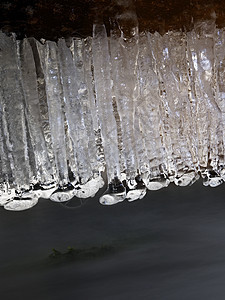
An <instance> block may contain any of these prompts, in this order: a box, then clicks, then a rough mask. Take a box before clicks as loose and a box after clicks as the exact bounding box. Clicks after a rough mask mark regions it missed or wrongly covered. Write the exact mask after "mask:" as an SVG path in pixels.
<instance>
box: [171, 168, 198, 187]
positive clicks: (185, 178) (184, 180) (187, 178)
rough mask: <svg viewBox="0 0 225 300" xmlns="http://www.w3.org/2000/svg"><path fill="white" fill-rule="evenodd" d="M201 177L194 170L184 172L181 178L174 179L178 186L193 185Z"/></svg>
mask: <svg viewBox="0 0 225 300" xmlns="http://www.w3.org/2000/svg"><path fill="white" fill-rule="evenodd" d="M198 179H199V175H198V174H197V173H196V172H195V171H193V172H188V173H185V174H183V175H182V176H181V177H179V178H175V179H174V183H175V184H176V185H178V186H187V185H192V184H193V183H194V182H195V181H196V180H198Z"/></svg>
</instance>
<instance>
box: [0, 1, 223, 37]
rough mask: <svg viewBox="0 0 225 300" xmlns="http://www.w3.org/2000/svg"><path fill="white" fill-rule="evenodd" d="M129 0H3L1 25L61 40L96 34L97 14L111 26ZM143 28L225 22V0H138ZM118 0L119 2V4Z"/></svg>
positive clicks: (21, 33)
mask: <svg viewBox="0 0 225 300" xmlns="http://www.w3.org/2000/svg"><path fill="white" fill-rule="evenodd" d="M119 2H121V3H123V4H124V3H126V2H127V0H121V1H119V0H117V2H116V1H115V0H8V1H7V0H2V1H1V2H0V28H1V29H2V30H3V31H4V32H15V33H16V34H17V38H19V39H21V38H24V37H26V36H27V37H30V36H33V37H35V38H37V39H41V38H44V39H50V40H57V39H58V38H60V37H68V36H80V37H86V36H90V35H92V26H93V22H94V21H95V20H96V18H98V19H99V18H100V19H102V20H103V21H104V23H105V25H106V28H107V30H109V18H110V17H114V16H115V15H116V14H120V13H122V12H123V10H124V8H123V6H122V5H119ZM133 2H134V9H135V10H136V12H137V17H138V22H139V30H140V31H141V32H142V31H144V30H149V31H151V32H154V31H158V32H160V33H164V32H166V31H168V30H179V29H182V30H190V29H191V28H192V26H193V23H194V22H197V21H199V20H204V19H209V18H212V16H213V17H214V18H215V17H216V23H217V25H218V27H224V26H225V0H167V1H165V0H136V1H135V0H134V1H133ZM115 3H116V4H115Z"/></svg>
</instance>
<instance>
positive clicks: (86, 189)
mask: <svg viewBox="0 0 225 300" xmlns="http://www.w3.org/2000/svg"><path fill="white" fill-rule="evenodd" d="M103 185H104V181H103V179H102V177H101V176H99V177H97V178H92V179H90V180H89V181H88V182H87V183H85V184H77V185H75V190H76V191H75V196H76V197H78V198H89V197H94V196H95V194H96V193H97V192H98V191H99V189H101V188H102V187H103Z"/></svg>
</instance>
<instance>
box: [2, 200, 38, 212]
mask: <svg viewBox="0 0 225 300" xmlns="http://www.w3.org/2000/svg"><path fill="white" fill-rule="evenodd" d="M37 203H38V198H32V199H19V200H15V199H13V200H12V201H9V202H8V203H6V204H5V205H4V209H6V210H12V211H22V210H26V209H29V208H31V207H33V206H35V205H36V204H37Z"/></svg>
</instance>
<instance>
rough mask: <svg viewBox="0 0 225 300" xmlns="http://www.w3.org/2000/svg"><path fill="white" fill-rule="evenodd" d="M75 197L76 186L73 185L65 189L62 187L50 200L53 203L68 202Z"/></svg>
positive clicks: (68, 185)
mask: <svg viewBox="0 0 225 300" xmlns="http://www.w3.org/2000/svg"><path fill="white" fill-rule="evenodd" d="M74 195H75V190H74V186H73V185H72V184H67V185H66V186H64V187H60V188H58V189H57V190H55V191H54V192H53V193H52V194H51V196H50V200H51V201H53V202H66V201H69V200H70V199H72V198H73V197H74Z"/></svg>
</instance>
